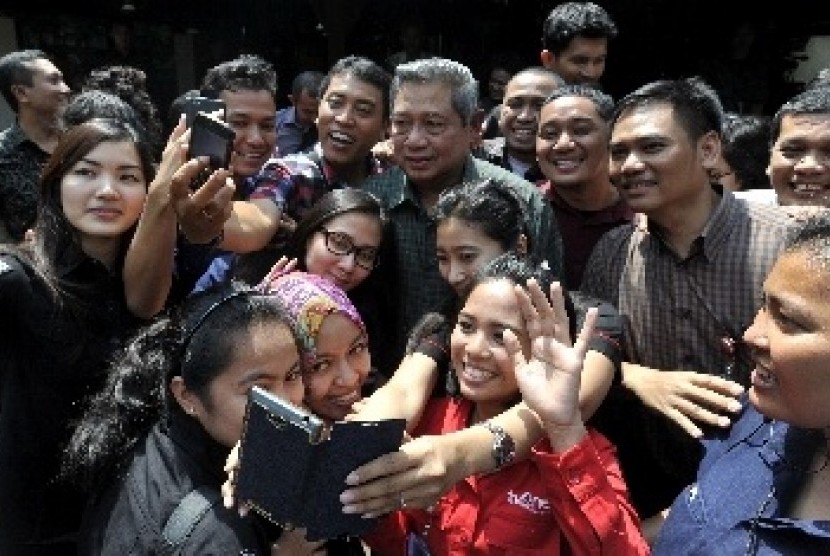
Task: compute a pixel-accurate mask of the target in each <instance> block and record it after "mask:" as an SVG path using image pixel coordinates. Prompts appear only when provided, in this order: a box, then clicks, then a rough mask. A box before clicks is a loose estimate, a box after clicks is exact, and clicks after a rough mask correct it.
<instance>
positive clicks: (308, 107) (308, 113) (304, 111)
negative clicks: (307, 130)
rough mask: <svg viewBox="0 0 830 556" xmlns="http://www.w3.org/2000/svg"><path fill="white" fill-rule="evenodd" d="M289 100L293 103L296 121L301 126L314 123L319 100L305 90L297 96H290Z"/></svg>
mask: <svg viewBox="0 0 830 556" xmlns="http://www.w3.org/2000/svg"><path fill="white" fill-rule="evenodd" d="M291 100H292V102H293V103H294V112H295V113H296V114H297V123H298V124H300V125H301V126H303V127H309V126H312V125H314V121H315V120H316V119H317V108H318V107H319V106H320V100H319V99H318V98H317V97H316V96H314V95H312V94H309V92H308V91H305V90H303V91H302V92H301V93H300V95H299V97H297V98H293V97H292V98H291Z"/></svg>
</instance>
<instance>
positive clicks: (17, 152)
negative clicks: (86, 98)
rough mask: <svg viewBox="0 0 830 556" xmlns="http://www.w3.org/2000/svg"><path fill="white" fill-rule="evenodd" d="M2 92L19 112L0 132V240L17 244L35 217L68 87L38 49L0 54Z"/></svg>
mask: <svg viewBox="0 0 830 556" xmlns="http://www.w3.org/2000/svg"><path fill="white" fill-rule="evenodd" d="M0 93H2V94H3V98H4V99H6V102H7V103H8V104H9V107H11V109H12V110H13V111H14V113H15V114H16V115H17V117H16V120H15V122H14V123H13V124H12V125H11V126H10V127H9V128H8V129H6V130H5V131H3V132H2V133H0V242H3V243H5V242H14V243H18V242H20V241H22V240H23V238H24V235H25V233H26V230H28V229H29V228H31V227H32V225H33V224H34V222H35V217H36V216H37V188H38V187H37V186H38V181H39V179H40V171H41V169H42V168H43V165H44V164H45V163H46V161H47V160H48V158H49V154H50V153H51V152H52V150H53V149H54V148H55V145H57V143H58V138H59V137H60V130H61V125H60V122H61V116H62V115H63V111H64V110H65V109H66V105H67V104H68V103H69V87H68V86H67V84H66V82H65V81H64V79H63V74H62V73H61V71H60V70H59V69H58V68H57V67H55V64H53V63H52V62H51V61H50V60H49V59H48V58H47V57H46V54H45V53H44V52H42V51H40V50H19V51H16V52H10V53H9V54H6V55H5V56H3V57H2V58H0Z"/></svg>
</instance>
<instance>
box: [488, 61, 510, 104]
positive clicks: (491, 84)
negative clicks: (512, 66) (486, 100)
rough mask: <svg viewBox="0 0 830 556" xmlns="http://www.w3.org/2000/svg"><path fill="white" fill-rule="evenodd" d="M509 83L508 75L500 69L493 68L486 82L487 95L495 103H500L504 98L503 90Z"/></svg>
mask: <svg viewBox="0 0 830 556" xmlns="http://www.w3.org/2000/svg"><path fill="white" fill-rule="evenodd" d="M508 81H510V73H508V71H507V70H505V69H502V68H493V71H491V72H490V79H489V81H487V94H488V95H489V97H490V98H491V99H493V100H494V101H496V102H501V101H502V99H503V98H504V88H505V87H506V86H507V82H508Z"/></svg>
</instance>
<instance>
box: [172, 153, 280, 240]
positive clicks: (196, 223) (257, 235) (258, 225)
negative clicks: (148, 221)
mask: <svg viewBox="0 0 830 556" xmlns="http://www.w3.org/2000/svg"><path fill="white" fill-rule="evenodd" d="M254 180H255V187H254V190H253V192H252V193H251V195H250V196H249V198H248V199H247V200H241V201H234V202H233V203H232V206H231V211H230V217H229V218H228V219H227V220H225V221H224V226H223V228H222V241H221V243H219V245H218V247H220V248H222V249H224V250H226V251H233V252H235V253H250V252H252V251H257V250H259V249H262V248H263V247H265V246H266V245H268V242H269V241H271V238H272V237H274V235H275V234H276V233H277V230H278V229H279V227H280V218H281V217H282V213H283V206H284V204H285V195H286V193H287V192H290V191H292V190H293V188H294V178H293V177H292V174H291V171H290V170H289V169H288V168H286V167H285V166H284V165H283V164H282V163H281V162H280V161H279V160H278V159H271V160H269V161H268V162H267V163H266V164H265V165H264V166H263V167H262V169H261V170H260V172H259V173H258V174H257V176H256V177H255V178H254ZM187 208H189V209H190V210H184V211H180V212H179V219H180V226H181V228H182V231H183V232H184V234H185V237H187V238H188V240H190V241H193V242H194V243H204V242H205V241H208V240H210V239H212V238H211V237H210V236H209V235H207V236H206V235H205V234H204V233H202V231H201V230H202V229H204V228H206V227H207V228H209V226H210V219H209V218H207V216H206V215H205V213H204V211H202V210H199V207H198V206H196V207H187Z"/></svg>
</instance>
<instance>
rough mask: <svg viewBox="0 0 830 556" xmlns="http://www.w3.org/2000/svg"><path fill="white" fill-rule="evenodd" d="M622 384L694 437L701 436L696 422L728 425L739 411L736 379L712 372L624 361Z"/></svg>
mask: <svg viewBox="0 0 830 556" xmlns="http://www.w3.org/2000/svg"><path fill="white" fill-rule="evenodd" d="M622 385H623V387H624V388H626V389H628V390H630V391H631V392H633V393H634V395H636V396H637V397H638V398H639V399H640V400H641V401H642V402H643V403H644V404H645V405H647V406H649V407H651V408H653V409H656V410H657V411H659V412H660V413H662V414H663V415H665V416H666V417H668V418H669V419H671V420H672V421H674V422H675V423H677V424H678V425H679V426H680V427H682V428H683V430H685V431H686V432H687V433H689V435H691V436H693V437H695V438H700V437H702V436H703V431H702V430H701V429H700V428H699V427H698V426H697V425H696V424H695V423H696V422H697V423H703V424H705V425H711V426H715V427H728V426H729V425H730V424H731V423H732V415H734V414H735V413H737V412H739V411H740V410H741V407H742V406H741V403H740V402H739V401H738V400H737V399H736V398H737V397H738V396H740V395H741V394H742V393H743V391H744V389H743V387H742V386H741V385H740V384H738V383H737V382H733V381H731V380H727V379H725V378H721V377H718V376H714V375H709V374H705V373H696V372H693V371H669V370H662V369H653V368H651V367H646V366H643V365H637V364H635V363H627V362H623V364H622Z"/></svg>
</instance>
